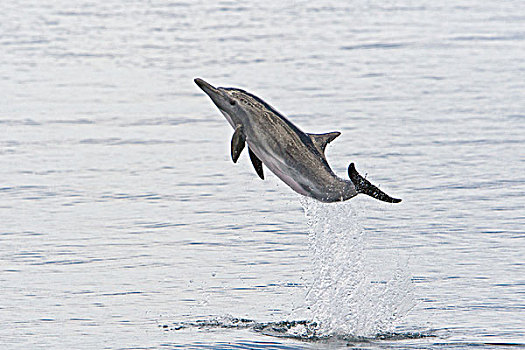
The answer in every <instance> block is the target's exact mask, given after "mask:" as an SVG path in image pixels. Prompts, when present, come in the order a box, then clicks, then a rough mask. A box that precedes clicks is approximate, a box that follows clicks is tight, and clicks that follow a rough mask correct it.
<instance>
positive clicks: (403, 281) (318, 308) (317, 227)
mask: <svg viewBox="0 0 525 350" xmlns="http://www.w3.org/2000/svg"><path fill="white" fill-rule="evenodd" d="M301 204H302V206H303V209H304V211H305V215H306V218H307V219H308V226H309V231H310V232H309V240H310V254H311V256H312V268H313V271H312V274H313V280H312V284H311V287H310V289H309V291H308V293H307V298H306V299H307V300H306V303H307V305H308V309H309V310H310V312H311V319H312V321H313V322H315V323H316V324H317V325H318V334H321V335H327V336H330V335H353V336H359V337H361V336H362V337H371V336H374V335H377V334H380V333H385V332H391V331H392V330H393V328H394V325H395V323H396V321H397V320H398V319H399V318H401V317H402V316H404V315H405V314H406V313H408V311H409V310H410V309H411V308H412V307H413V305H414V296H413V291H412V284H411V280H410V275H409V274H408V273H407V266H406V263H405V264H403V263H400V262H399V261H387V259H386V258H385V260H384V261H380V264H381V266H380V267H379V268H378V267H374V264H372V261H371V259H370V257H369V256H368V254H367V251H366V235H365V230H364V229H363V228H362V227H361V225H360V224H359V220H358V215H357V214H358V212H357V211H356V209H355V208H354V207H353V206H352V204H350V203H343V204H338V205H334V204H323V203H320V202H317V201H314V200H311V199H308V198H304V199H302V200H301ZM392 266H396V267H395V268H394V269H393V271H392ZM377 269H381V271H377ZM389 270H390V271H389ZM378 272H381V273H382V274H383V275H384V273H385V272H386V273H387V278H384V277H383V278H381V280H377V279H376V275H377V274H378Z"/></svg>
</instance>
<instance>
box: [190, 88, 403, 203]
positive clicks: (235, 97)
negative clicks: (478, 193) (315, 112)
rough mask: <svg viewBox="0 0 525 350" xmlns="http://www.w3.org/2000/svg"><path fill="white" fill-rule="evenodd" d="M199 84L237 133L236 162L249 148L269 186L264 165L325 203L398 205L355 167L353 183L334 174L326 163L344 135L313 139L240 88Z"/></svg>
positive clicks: (233, 142) (351, 172)
mask: <svg viewBox="0 0 525 350" xmlns="http://www.w3.org/2000/svg"><path fill="white" fill-rule="evenodd" d="M194 81H195V84H197V85H198V86H199V87H200V88H201V89H202V90H203V91H204V92H205V93H206V94H207V95H208V96H209V97H210V98H211V100H212V101H213V103H214V104H215V105H216V106H217V107H218V108H219V111H220V112H221V113H222V114H223V115H224V117H225V118H226V120H228V122H229V123H230V125H231V126H232V127H233V129H234V133H233V137H232V140H231V157H232V160H233V162H234V163H236V162H237V160H238V158H239V156H240V154H241V152H242V150H243V149H244V148H245V146H246V145H247V146H248V152H249V155H250V159H251V161H252V164H253V166H254V168H255V172H256V173H257V175H259V177H260V178H261V179H263V180H264V171H263V164H264V165H265V166H266V167H267V168H268V169H270V170H271V171H272V172H273V173H274V174H275V175H276V176H277V177H278V178H280V179H281V180H282V181H283V182H284V183H286V184H287V185H288V186H290V187H291V188H292V189H293V190H294V191H295V192H297V193H299V194H301V195H304V196H308V197H312V198H314V199H317V200H319V201H321V202H327V203H329V202H340V201H345V200H347V199H350V198H352V197H355V196H356V195H357V194H358V193H364V194H366V195H369V196H371V197H373V198H376V199H379V200H381V201H384V202H389V203H398V202H400V201H401V199H397V198H392V197H390V196H389V195H387V194H386V193H384V192H383V191H381V190H380V189H379V188H377V187H376V186H374V185H372V184H371V183H370V182H369V181H368V180H366V179H365V178H364V177H362V176H361V175H359V173H358V172H357V170H356V169H355V166H354V163H351V164H350V166H349V167H348V175H349V177H350V180H344V179H341V178H339V177H338V176H337V175H335V174H334V172H333V171H332V169H331V168H330V166H329V165H328V162H327V160H326V157H325V154H324V151H325V148H326V145H327V144H328V143H330V142H332V141H333V140H334V139H335V138H336V137H338V136H339V135H340V134H341V133H340V132H338V131H334V132H329V133H325V134H307V133H304V132H303V131H301V130H300V129H299V128H298V127H297V126H295V125H294V124H292V123H291V122H290V121H289V120H288V119H287V118H286V117H284V116H283V115H282V114H280V113H279V112H277V111H276V110H275V109H274V108H273V107H271V106H270V105H269V104H268V103H266V102H264V101H263V100H262V99H260V98H259V97H257V96H255V95H253V94H251V93H249V92H247V91H244V90H241V89H237V88H225V87H218V88H216V87H214V86H212V85H211V84H209V83H207V82H206V81H204V80H203V79H200V78H196V79H195V80H194Z"/></svg>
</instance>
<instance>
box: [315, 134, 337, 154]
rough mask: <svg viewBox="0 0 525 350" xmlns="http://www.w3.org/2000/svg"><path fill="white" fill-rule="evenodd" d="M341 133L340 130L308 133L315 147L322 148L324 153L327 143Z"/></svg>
mask: <svg viewBox="0 0 525 350" xmlns="http://www.w3.org/2000/svg"><path fill="white" fill-rule="evenodd" d="M339 135H341V133H340V132H339V131H333V132H327V133H325V134H308V136H310V138H311V139H312V142H313V143H314V145H315V147H317V148H319V149H320V150H321V153H324V149H325V148H326V145H327V144H329V143H330V142H332V141H333V140H334V139H335V138H336V137H337V136H339Z"/></svg>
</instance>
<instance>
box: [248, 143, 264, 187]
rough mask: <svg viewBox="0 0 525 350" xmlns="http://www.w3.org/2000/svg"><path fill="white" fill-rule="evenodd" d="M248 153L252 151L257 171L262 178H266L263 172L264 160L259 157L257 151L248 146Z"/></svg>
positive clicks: (251, 157) (251, 154) (253, 162)
mask: <svg viewBox="0 0 525 350" xmlns="http://www.w3.org/2000/svg"><path fill="white" fill-rule="evenodd" d="M248 153H250V159H251V160H252V164H253V167H254V168H255V171H256V172H257V175H259V177H260V178H261V180H264V173H263V163H262V161H261V160H260V159H259V158H257V156H256V155H255V153H253V152H252V150H251V149H250V147H248Z"/></svg>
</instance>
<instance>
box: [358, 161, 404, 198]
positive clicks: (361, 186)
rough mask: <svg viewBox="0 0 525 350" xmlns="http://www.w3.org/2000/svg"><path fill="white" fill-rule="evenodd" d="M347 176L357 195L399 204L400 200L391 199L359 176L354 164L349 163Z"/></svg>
mask: <svg viewBox="0 0 525 350" xmlns="http://www.w3.org/2000/svg"><path fill="white" fill-rule="evenodd" d="M348 176H350V180H352V183H353V184H354V186H355V189H356V191H357V193H364V194H366V195H368V196H370V197H373V198H375V199H379V200H380V201H383V202H388V203H399V202H401V199H397V198H392V197H390V196H389V195H388V194H386V193H385V192H383V191H381V190H380V189H379V188H377V187H376V186H374V185H372V184H371V183H370V181H368V180H367V179H365V178H364V177H362V176H361V175H359V173H358V172H357V170H355V166H354V163H351V164H350V166H349V167H348Z"/></svg>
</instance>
